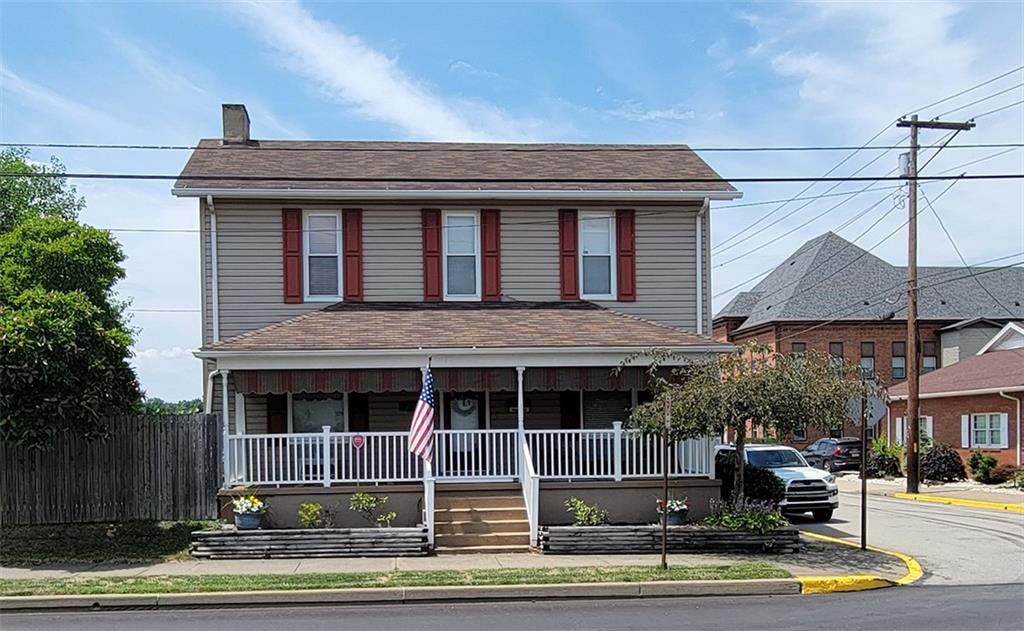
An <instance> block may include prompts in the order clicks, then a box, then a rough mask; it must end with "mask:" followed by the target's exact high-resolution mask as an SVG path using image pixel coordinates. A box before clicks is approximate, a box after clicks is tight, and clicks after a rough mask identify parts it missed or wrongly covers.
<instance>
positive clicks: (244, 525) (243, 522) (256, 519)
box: [235, 512, 263, 530]
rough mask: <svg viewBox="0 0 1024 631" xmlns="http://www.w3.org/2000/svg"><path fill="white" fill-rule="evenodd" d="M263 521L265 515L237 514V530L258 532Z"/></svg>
mask: <svg viewBox="0 0 1024 631" xmlns="http://www.w3.org/2000/svg"><path fill="white" fill-rule="evenodd" d="M262 521H263V513H239V512H236V513H235V528H238V529H239V530H258V529H259V527H260V523H261V522H262Z"/></svg>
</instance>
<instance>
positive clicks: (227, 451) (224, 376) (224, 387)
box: [220, 370, 231, 488]
mask: <svg viewBox="0 0 1024 631" xmlns="http://www.w3.org/2000/svg"><path fill="white" fill-rule="evenodd" d="M230 372H231V371H229V370H222V371H220V379H221V381H220V385H221V396H220V407H221V423H220V426H221V433H222V434H223V436H222V439H223V440H224V453H223V458H224V488H228V487H229V486H230V485H231V445H230V444H229V443H230V438H231V429H230V427H229V426H228V424H229V423H230V422H231V420H230V418H229V417H228V375H229V374H230Z"/></svg>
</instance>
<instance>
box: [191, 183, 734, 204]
mask: <svg viewBox="0 0 1024 631" xmlns="http://www.w3.org/2000/svg"><path fill="white" fill-rule="evenodd" d="M186 179H187V178H186ZM171 194H173V195H174V196H175V197H204V196H211V195H213V196H217V197H223V198H235V199H238V198H245V199H251V198H254V197H256V198H267V199H296V198H306V199H342V200H350V199H358V200H364V199H388V200H395V199H416V200H420V199H447V200H460V199H509V200H515V199H582V200H623V201H625V200H636V201H695V200H711V199H714V200H730V199H739V198H740V197H743V193H742V192H740V191H684V190H676V191H633V190H608V191H596V190H586V191H583V190H544V189H531V190H479V189H478V190H424V189H351V190H348V189H303V188H190V187H174V188H172V189H171Z"/></svg>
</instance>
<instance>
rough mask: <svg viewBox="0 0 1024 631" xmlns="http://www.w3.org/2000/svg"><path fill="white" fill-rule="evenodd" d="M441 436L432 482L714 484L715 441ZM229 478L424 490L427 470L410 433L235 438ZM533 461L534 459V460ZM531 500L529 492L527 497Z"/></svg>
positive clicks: (593, 435)
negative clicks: (709, 480) (702, 480)
mask: <svg viewBox="0 0 1024 631" xmlns="http://www.w3.org/2000/svg"><path fill="white" fill-rule="evenodd" d="M518 434H519V432H518V431H517V430H514V429H513V430H438V431H436V432H435V436H434V459H433V471H432V472H433V477H434V478H436V479H437V480H439V481H442V480H449V481H451V480H511V479H516V478H520V466H519V460H520V457H522V458H523V459H524V460H523V462H524V464H523V475H524V477H526V476H528V471H527V469H528V468H527V466H526V464H527V463H528V464H529V465H530V467H529V468H530V469H532V470H533V471H532V473H533V474H534V475H536V476H537V479H539V480H623V479H642V478H656V477H660V476H661V475H662V471H663V470H664V467H668V473H669V476H671V477H674V478H678V477H713V476H714V466H713V465H714V455H713V449H714V444H715V441H714V439H712V438H710V437H708V438H701V439H695V440H686V441H681V442H679V443H676V444H675V445H673V446H672V448H671V449H670V451H669V454H668V459H667V462H666V459H665V457H664V451H663V448H662V443H661V437H659V436H652V435H644V434H641V433H640V432H638V431H636V430H623V429H622V426H621V423H615V424H614V427H613V429H600V430H598V429H593V430H592V429H571V430H561V429H558V430H526V431H525V432H524V434H523V435H524V438H523V446H522V447H520V439H519V435H518ZM226 451H227V457H228V462H227V463H225V466H226V469H227V478H228V480H229V482H230V483H232V484H241V485H257V484H260V485H292V484H321V485H324V486H330V485H331V484H336V483H377V482H420V481H422V480H424V477H425V476H424V474H425V471H424V463H423V461H422V460H421V459H419V458H417V457H415V456H413V455H412V454H411V453H409V440H408V434H407V433H406V432H366V433H362V434H357V433H351V432H331V431H330V429H329V428H326V427H325V428H324V431H323V432H320V433H309V434H244V435H232V436H229V437H228V444H227V450H226ZM527 456H528V457H527ZM524 493H526V490H525V489H524Z"/></svg>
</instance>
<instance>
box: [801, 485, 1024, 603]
mask: <svg viewBox="0 0 1024 631" xmlns="http://www.w3.org/2000/svg"><path fill="white" fill-rule="evenodd" d="M868 511H869V512H868V543H869V544H871V545H874V546H878V547H880V548H890V549H893V550H899V551H900V552H906V553H907V554H910V555H912V556H914V557H915V558H917V560H918V561H920V562H921V565H922V566H924V571H925V575H924V578H923V579H922V581H921V582H922V583H923V584H930V585H942V584H945V585H990V584H997V583H999V584H1005V583H1018V584H1019V583H1022V582H1024V514H1021V513H1011V512H1001V511H995V510H985V509H978V508H965V507H961V506H946V505H940V504H926V503H924V502H913V501H910V500H898V499H891V498H887V497H880V496H876V495H871V496H868ZM794 523H795V524H796V525H798V526H800V527H801V528H803V529H805V530H810V531H814V532H818V533H821V534H824V535H830V536H833V537H841V538H845V539H849V540H851V541H859V537H860V495H858V494H854V493H841V494H840V498H839V510H838V511H837V512H836V514H835V517H834V518H833V519H832V521H830V522H828V523H826V524H815V523H811V522H810V521H803V520H800V521H795V522H794Z"/></svg>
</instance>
